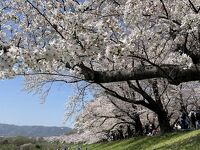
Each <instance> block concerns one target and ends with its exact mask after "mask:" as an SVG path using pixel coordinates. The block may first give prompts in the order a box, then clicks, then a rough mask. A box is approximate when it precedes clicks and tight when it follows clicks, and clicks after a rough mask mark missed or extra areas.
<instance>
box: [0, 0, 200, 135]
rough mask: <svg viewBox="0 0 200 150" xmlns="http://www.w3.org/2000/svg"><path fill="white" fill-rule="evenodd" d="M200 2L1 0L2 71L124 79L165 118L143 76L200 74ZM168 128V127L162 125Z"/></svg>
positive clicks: (175, 78)
mask: <svg viewBox="0 0 200 150" xmlns="http://www.w3.org/2000/svg"><path fill="white" fill-rule="evenodd" d="M198 4H199V0H193V1H191V0H182V1H178V0H166V1H163V0H154V1H147V0H143V1H140V0H120V1H119V0H83V1H78V0H51V1H47V0H37V1H36V0H14V1H11V0H2V1H1V2H0V16H1V17H0V18H1V19H0V35H1V36H0V49H1V52H0V62H1V63H0V78H2V79H3V78H12V77H15V76H17V75H25V76H26V75H52V76H57V77H58V76H59V77H63V78H65V82H66V83H76V82H82V81H86V82H88V83H97V84H101V85H102V84H103V83H112V82H124V81H125V82H127V83H128V84H129V86H130V87H131V88H132V89H133V90H134V91H136V92H138V93H139V94H141V95H142V96H143V98H145V99H146V101H148V103H150V102H152V104H155V105H154V106H153V107H154V108H151V109H155V110H154V111H155V112H157V114H162V115H160V118H162V117H161V116H167V114H166V111H163V110H164V108H163V106H161V105H159V106H160V107H157V104H156V103H155V101H154V100H153V101H152V99H151V98H150V97H148V94H145V93H142V92H143V91H144V90H143V89H142V88H143V87H142V86H140V85H139V82H140V81H139V80H146V79H153V78H158V79H160V78H162V79H163V78H165V79H166V80H167V81H168V82H169V83H170V84H174V85H178V84H180V83H182V82H188V81H197V80H199V79H200V72H199V69H200V67H199V63H200V61H199V60H200V59H199V58H200V54H199V39H200V36H199V30H200V26H199V23H200V21H199V6H198ZM133 80H135V81H136V82H135V83H136V85H137V86H135V84H132V83H133ZM142 82H143V81H142ZM103 86H104V85H102V87H103ZM156 86H157V85H156V84H155V85H154V87H153V90H154V91H153V92H154V93H155V91H156V90H157V87H156ZM104 87H105V86H104ZM106 88H107V87H106ZM138 89H139V90H140V91H139V90H138ZM107 91H110V90H109V89H107ZM110 93H112V92H111V91H110ZM115 94H116V93H115ZM156 97H157V95H156V94H155V95H154V98H155V99H157V98H159V97H157V98H156ZM120 98H121V100H124V98H122V97H120ZM126 100H127V99H126ZM143 101H145V100H143ZM140 102H141V101H140ZM142 103H143V105H146V103H144V102H142ZM146 106H147V105H146ZM151 107H152V106H151ZM147 108H149V107H147ZM158 108H159V109H160V110H159V111H158V110H157V109H158ZM167 122H168V121H167V120H165V121H164V124H168V123H167ZM167 131H168V127H167V129H166V130H165V129H164V130H163V132H167Z"/></svg>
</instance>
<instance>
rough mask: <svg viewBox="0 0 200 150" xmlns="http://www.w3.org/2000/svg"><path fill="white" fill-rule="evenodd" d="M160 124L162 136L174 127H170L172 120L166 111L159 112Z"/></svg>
mask: <svg viewBox="0 0 200 150" xmlns="http://www.w3.org/2000/svg"><path fill="white" fill-rule="evenodd" d="M157 116H158V123H159V126H160V132H161V134H165V133H168V132H171V131H172V127H171V126H170V120H169V118H168V116H167V112H165V111H158V112H157Z"/></svg>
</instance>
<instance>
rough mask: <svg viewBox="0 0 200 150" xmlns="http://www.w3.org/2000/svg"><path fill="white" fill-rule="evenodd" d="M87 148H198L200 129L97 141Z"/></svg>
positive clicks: (127, 149) (103, 149) (163, 149)
mask: <svg viewBox="0 0 200 150" xmlns="http://www.w3.org/2000/svg"><path fill="white" fill-rule="evenodd" d="M89 150H200V130H195V131H184V132H178V133H170V134H167V135H165V136H154V137H138V138H132V139H128V140H121V141H114V142H107V143H98V144H93V145H90V146H89Z"/></svg>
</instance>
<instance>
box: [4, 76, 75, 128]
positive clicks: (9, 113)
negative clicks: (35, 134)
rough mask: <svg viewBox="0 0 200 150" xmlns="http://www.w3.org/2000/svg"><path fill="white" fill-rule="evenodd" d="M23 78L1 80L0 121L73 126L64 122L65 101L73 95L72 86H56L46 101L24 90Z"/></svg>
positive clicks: (17, 123) (18, 123) (19, 123)
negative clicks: (43, 101) (42, 101)
mask: <svg viewBox="0 0 200 150" xmlns="http://www.w3.org/2000/svg"><path fill="white" fill-rule="evenodd" d="M22 88H23V78H22V77H17V78H15V79H10V80H0V123H9V124H16V125H44V126H72V123H71V122H68V123H65V124H63V121H64V111H65V106H64V105H65V102H66V100H67V98H68V96H70V95H73V89H72V87H70V86H67V85H66V86H55V87H54V88H53V89H52V91H51V92H50V95H49V96H48V98H47V100H46V102H45V103H43V104H41V100H40V99H39V97H38V95H33V94H28V93H26V92H25V91H22Z"/></svg>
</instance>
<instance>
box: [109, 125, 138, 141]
mask: <svg viewBox="0 0 200 150" xmlns="http://www.w3.org/2000/svg"><path fill="white" fill-rule="evenodd" d="M133 134H134V131H133V129H132V128H131V126H130V125H127V126H122V125H120V126H119V127H118V128H117V129H115V130H113V131H111V132H110V134H109V139H110V140H112V141H115V140H122V139H125V138H130V137H133Z"/></svg>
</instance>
